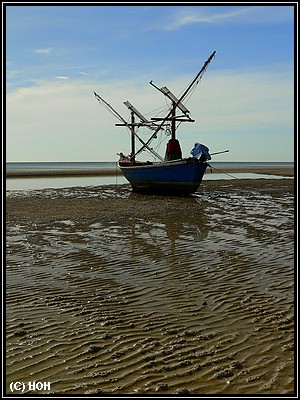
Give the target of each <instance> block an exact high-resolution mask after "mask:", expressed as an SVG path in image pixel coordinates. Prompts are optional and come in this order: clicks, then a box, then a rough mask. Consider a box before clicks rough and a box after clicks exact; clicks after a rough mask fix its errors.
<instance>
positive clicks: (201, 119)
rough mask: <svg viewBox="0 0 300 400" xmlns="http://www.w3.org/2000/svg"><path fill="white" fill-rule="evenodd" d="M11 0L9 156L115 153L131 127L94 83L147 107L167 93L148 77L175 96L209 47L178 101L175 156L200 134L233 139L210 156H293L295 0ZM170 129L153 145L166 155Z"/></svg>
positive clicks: (146, 110) (216, 142) (96, 157)
mask: <svg viewBox="0 0 300 400" xmlns="http://www.w3.org/2000/svg"><path fill="white" fill-rule="evenodd" d="M19 4H20V5H19ZM19 4H18V3H10V2H7V3H4V5H2V6H3V14H4V35H5V36H4V37H5V50H6V51H5V53H4V57H5V61H6V63H5V67H4V68H5V75H6V79H5V84H6V108H5V112H6V123H5V126H4V128H5V132H6V133H5V139H6V140H5V148H6V161H7V162H17V161H20V162H21V161H23V162H24V161H28V162H29V161H117V159H118V156H117V153H119V152H123V153H124V154H129V153H130V151H131V148H130V133H129V131H128V129H127V128H126V127H119V126H116V125H115V124H116V123H119V122H120V121H118V120H117V119H116V118H115V116H113V115H112V114H111V113H110V112H109V111H108V110H107V108H106V107H104V106H103V104H102V105H101V104H99V102H98V101H96V99H95V97H94V94H93V93H94V91H95V92H97V93H98V94H99V95H100V96H101V97H103V98H104V99H105V100H106V101H107V102H108V103H109V104H110V105H111V106H112V107H113V108H114V109H115V110H116V111H117V112H118V113H119V114H120V115H121V116H122V117H123V118H124V119H125V120H126V121H127V120H128V121H129V118H130V113H129V110H128V109H127V108H126V107H125V105H124V104H123V102H124V101H130V102H131V103H132V104H133V105H134V106H135V107H136V108H137V109H138V110H139V111H140V112H141V113H142V114H144V115H145V116H147V118H149V119H151V118H152V117H156V116H158V115H161V114H160V113H161V112H163V110H165V107H166V105H167V103H168V101H167V99H166V98H165V96H164V95H163V94H162V93H160V92H159V91H158V90H156V89H155V88H153V87H152V86H151V85H150V84H149V82H150V81H151V80H153V83H154V84H155V85H156V86H158V87H163V86H167V87H168V88H169V89H170V90H171V91H172V93H173V94H174V95H176V96H177V97H179V95H180V94H181V93H182V91H183V90H184V89H185V88H186V87H187V85H188V84H189V83H190V82H191V81H192V79H193V78H194V77H195V76H196V74H197V73H198V72H199V71H200V69H201V68H202V66H203V64H204V62H205V61H206V60H207V59H208V57H209V56H210V55H211V54H212V53H213V51H216V54H215V57H214V58H213V60H212V61H211V63H210V64H209V66H208V68H207V70H206V72H205V73H204V75H203V77H202V79H201V81H200V83H199V84H198V85H197V86H196V89H195V91H194V92H193V94H192V96H191V97H190V98H189V100H188V102H187V103H185V105H186V107H187V108H188V109H189V110H190V116H191V118H193V119H194V120H195V122H194V123H182V124H181V125H180V126H179V127H178V129H177V138H178V139H179V141H180V143H181V148H182V152H183V156H184V157H189V156H190V151H191V149H192V148H193V146H194V144H195V142H199V143H202V144H205V145H206V146H207V147H208V148H209V149H210V152H211V153H214V152H221V151H224V150H227V149H228V150H229V152H228V153H222V154H219V155H216V156H214V157H213V161H230V162H231V161H259V162H261V161H293V160H294V146H295V143H294V140H295V138H294V128H295V127H294V123H295V116H294V114H295V110H294V78H295V75H294V74H295V61H296V54H295V43H294V30H295V28H296V27H295V21H294V13H295V11H296V7H297V3H284V5H281V4H282V3H278V4H276V3H271V5H260V3H257V4H256V3H245V4H244V5H243V3H237V5H226V3H225V4H224V3H208V4H209V5H203V4H204V3H188V4H189V5H187V6H185V5H180V4H178V5H177V3H175V5H168V4H167V3H151V2H148V3H147V2H146V3H136V4H134V5H132V3H131V4H128V5H127V4H126V3H125V5H118V4H114V3H113V2H111V3H97V2H95V3H89V5H86V3H67V4H66V3H63V4H59V3H46V2H44V3H40V5H37V4H38V3H28V4H26V3H23V2H22V3H19ZM104 4H105V5H104ZM220 4H222V5H220ZM229 4H234V3H229ZM286 4H287V5H286ZM140 136H141V138H142V139H143V140H144V141H146V140H147V139H148V137H149V130H145V128H144V130H141V131H140ZM168 139H169V136H167V135H166V134H165V133H162V134H160V135H159V136H158V139H157V140H154V141H153V142H152V144H151V146H153V148H155V150H156V151H157V152H158V153H159V154H161V155H162V156H164V153H165V147H166V143H167V141H168ZM140 159H144V160H145V159H148V160H150V161H152V160H153V159H152V156H151V155H150V154H148V153H147V152H143V153H142V154H141V156H140Z"/></svg>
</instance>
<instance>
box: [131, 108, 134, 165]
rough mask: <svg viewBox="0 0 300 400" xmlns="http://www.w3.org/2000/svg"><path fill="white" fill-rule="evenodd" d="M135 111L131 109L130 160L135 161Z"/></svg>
mask: <svg viewBox="0 0 300 400" xmlns="http://www.w3.org/2000/svg"><path fill="white" fill-rule="evenodd" d="M134 122H135V120H134V112H133V111H131V155H130V161H131V162H132V163H133V164H134V163H135V132H134Z"/></svg>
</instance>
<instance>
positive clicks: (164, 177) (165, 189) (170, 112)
mask: <svg viewBox="0 0 300 400" xmlns="http://www.w3.org/2000/svg"><path fill="white" fill-rule="evenodd" d="M215 53H216V52H215V51H214V52H213V53H212V54H211V55H210V56H209V58H208V59H207V60H206V61H205V63H204V65H203V67H202V68H201V70H200V71H199V72H198V74H197V75H196V76H195V77H194V79H193V80H192V81H191V83H190V84H189V85H188V86H187V88H186V89H185V90H184V91H183V93H182V94H181V95H180V96H179V97H176V96H175V95H174V94H173V93H172V92H171V91H170V90H169V89H168V88H167V87H161V88H159V87H158V86H156V85H155V84H154V83H153V81H150V82H149V83H150V85H152V86H153V87H154V88H155V89H157V90H158V91H159V92H160V93H162V94H163V95H164V96H166V98H167V100H168V103H169V105H168V109H167V111H166V113H165V115H164V116H161V117H153V118H151V119H149V118H146V117H145V116H144V115H143V114H142V113H141V112H140V111H139V110H137V109H136V108H135V107H134V106H133V105H132V104H131V103H130V102H129V101H125V102H124V104H125V106H126V107H127V108H128V109H129V111H130V120H129V122H128V121H126V120H125V119H124V118H123V117H122V116H121V115H120V114H119V113H118V112H117V111H116V110H115V109H114V108H113V107H112V106H111V105H110V104H109V103H108V102H107V101H106V100H104V99H103V98H102V97H101V96H100V95H99V94H97V93H96V92H94V95H95V97H96V99H97V100H98V101H99V103H100V104H104V106H106V108H107V109H108V110H109V111H110V112H112V114H113V115H114V116H115V117H116V118H117V119H118V120H119V121H121V123H118V124H116V126H125V127H127V128H129V130H130V132H131V135H130V137H131V153H130V154H129V155H127V156H125V155H124V154H123V153H118V155H119V157H120V158H119V161H118V166H119V168H120V169H121V171H122V173H123V175H124V177H125V178H126V179H127V180H128V182H129V183H130V185H131V187H132V190H133V191H134V192H144V193H152V194H157V193H158V194H165V193H167V194H175V195H189V194H192V193H195V192H196V190H197V189H198V187H199V185H200V184H201V181H202V178H203V175H204V173H205V170H206V168H207V167H208V165H209V164H208V163H207V161H209V160H210V159H211V155H210V154H209V149H208V147H206V146H205V145H203V144H201V143H195V145H194V147H193V149H192V150H191V153H190V154H191V156H189V157H187V158H183V157H182V151H181V147H180V143H179V141H178V139H177V137H176V136H177V135H176V132H177V128H178V127H179V126H180V125H181V123H183V122H195V120H193V119H192V118H191V117H190V115H189V114H190V111H189V110H188V109H187V108H186V106H185V105H184V101H185V100H187V98H188V96H189V95H190V93H191V92H192V91H193V89H195V86H196V85H197V84H198V83H199V81H200V80H201V78H202V76H203V74H204V72H205V71H206V69H207V67H208V65H209V63H210V62H211V60H212V59H213V58H214V56H215ZM142 127H143V128H146V129H147V131H149V138H148V139H147V140H144V139H142V138H141V137H140V134H139V129H141V128H142ZM161 132H162V133H163V134H166V135H169V136H170V139H169V140H168V143H167V146H166V151H165V156H164V158H163V157H162V156H161V155H160V154H158V152H157V151H156V150H155V149H154V148H153V147H152V146H151V142H152V141H153V140H154V139H157V138H158V136H159V134H160V133H161ZM137 142H139V144H140V147H139V148H137V146H136V144H137ZM142 151H148V152H149V153H151V155H152V156H154V159H153V160H152V161H139V160H138V159H137V156H138V155H139V154H140V153H141V152H142Z"/></svg>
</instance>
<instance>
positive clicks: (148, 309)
mask: <svg viewBox="0 0 300 400" xmlns="http://www.w3.org/2000/svg"><path fill="white" fill-rule="evenodd" d="M264 173H266V172H265V171H264ZM272 174H274V172H272ZM6 211H7V216H6V218H7V266H6V273H7V277H6V279H7V281H6V295H7V299H6V303H7V311H6V317H7V331H6V333H7V349H6V350H7V359H6V378H7V385H6V390H7V393H10V389H9V385H10V383H11V382H13V381H16V380H18V381H23V382H28V381H33V380H36V381H46V382H51V390H49V391H45V393H51V394H57V395H59V394H69V395H70V394H74V395H75V394H77V395H83V394H101V395H105V394H110V395H112V394H113V395H120V396H121V395H123V394H131V395H133V396H143V395H166V396H172V395H173V394H177V395H182V396H185V395H186V394H194V395H224V394H229V395H234V394H240V395H243V394H248V395H249V394H258V395H291V394H293V393H294V306H293V304H294V182H293V180H292V179H291V180H284V179H282V180H281V179H279V180H272V179H269V180H268V179H257V180H253V179H251V180H230V181H223V180H222V181H206V182H203V183H202V185H201V186H200V188H199V190H198V192H197V193H196V194H195V195H194V196H190V197H168V196H149V195H148V196H146V195H145V196H144V195H139V194H134V193H132V192H131V190H130V187H129V185H119V186H116V185H111V186H109V185H108V186H102V187H100V186H99V187H96V186H93V187H92V186H91V187H75V188H65V189H44V190H35V191H28V192H14V193H10V194H9V195H8V197H7V204H6ZM26 393H30V391H26ZM31 393H32V392H31Z"/></svg>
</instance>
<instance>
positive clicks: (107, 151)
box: [6, 68, 293, 161]
mask: <svg viewBox="0 0 300 400" xmlns="http://www.w3.org/2000/svg"><path fill="white" fill-rule="evenodd" d="M190 80H191V77H190V76H189V77H182V78H180V79H176V80H173V81H169V82H168V83H167V82H166V84H167V86H168V87H169V88H170V90H171V91H172V92H173V93H174V94H175V95H177V96H178V95H179V93H180V92H181V90H182V89H183V88H184V87H186V84H187V83H188V82H189V81H190ZM94 91H96V92H97V93H99V94H100V96H102V97H103V98H104V99H105V100H106V101H107V102H108V103H109V104H111V105H112V106H113V107H114V108H115V109H116V110H117V111H118V113H120V114H121V115H122V117H123V118H124V119H125V120H128V119H129V112H128V110H127V108H126V107H125V106H124V105H123V101H126V100H129V101H130V102H131V103H132V104H133V105H134V106H135V107H136V108H137V109H138V110H139V111H140V112H141V113H142V114H144V115H145V116H147V117H149V118H151V117H153V116H155V115H156V114H157V113H158V111H157V112H152V110H156V109H162V108H163V107H165V105H166V104H165V98H164V96H162V95H161V94H160V93H159V92H158V91H156V90H154V89H153V88H152V87H151V86H150V85H147V82H145V86H143V87H142V88H141V83H140V80H138V79H137V80H136V81H134V80H131V81H129V80H127V81H126V80H122V81H121V80H120V81H111V82H105V83H104V84H103V83H102V84H99V83H98V82H92V81H88V80H87V81H85V80H84V81H82V80H80V81H79V80H78V81H75V80H57V81H53V80H52V81H45V82H40V83H39V84H38V85H37V86H35V87H31V88H23V89H18V90H15V91H14V92H11V93H8V95H7V116H6V143H7V160H8V161H43V160H44V161H97V160H99V161H113V160H115V159H116V158H117V156H116V153H117V152H120V151H122V152H123V153H129V152H130V133H129V132H128V131H127V130H126V128H124V127H116V126H115V124H116V123H118V120H116V119H115V117H114V116H112V115H111V114H110V113H109V112H108V111H107V109H106V108H105V107H103V106H100V105H99V103H98V102H97V101H96V100H95V99H94V95H93V92H94ZM292 102H293V80H292V74H291V73H289V72H287V71H286V70H285V69H284V68H282V69H281V70H280V71H277V72H276V71H275V72H274V71H270V69H266V70H259V71H252V72H251V73H245V72H241V71H231V72H229V71H226V72H223V73H221V72H218V73H217V72H212V71H210V72H209V71H208V72H207V74H206V75H205V76H204V77H203V79H202V81H201V82H200V84H199V86H198V87H197V89H196V91H195V93H194V94H193V96H192V98H191V99H190V101H189V102H188V103H187V104H186V106H187V107H188V109H190V110H191V117H192V118H194V119H195V120H196V122H195V124H183V125H181V126H180V129H179V133H178V137H179V139H180V141H181V145H182V150H183V154H184V155H186V156H187V155H188V154H189V152H190V150H191V148H192V147H193V144H194V141H201V142H202V143H204V144H206V145H208V147H209V148H210V149H211V151H212V152H213V151H220V150H224V149H225V148H228V147H229V148H230V149H234V150H233V151H231V153H230V158H229V159H228V157H227V159H228V160H235V161H238V160H243V159H244V160H245V161H251V157H257V155H258V154H260V153H262V152H263V151H266V149H267V154H265V158H260V160H261V161H262V160H265V161H268V160H269V161H274V160H276V159H277V160H278V161H280V159H279V158H278V157H279V156H278V154H279V155H280V156H281V157H283V159H281V160H282V161H287V160H289V159H292V156H293V147H292V146H293V144H292V141H293V104H292ZM141 137H142V138H143V139H144V140H145V139H147V137H148V136H146V132H145V133H143V134H142V136H141ZM275 137H276V138H277V141H278V143H279V144H280V145H281V147H280V146H279V149H278V146H277V148H275V146H272V143H273V140H274V138H275ZM162 139H164V141H163V142H162V145H161V147H160V149H157V150H159V152H160V154H163V153H164V149H165V144H166V141H167V140H168V138H167V137H165V135H163V137H162ZM157 143H158V142H152V144H153V145H156V144H157ZM283 148H284V152H282V149H283ZM251 149H252V151H251ZM281 153H282V154H281ZM247 154H248V159H245V157H247ZM287 154H288V156H287ZM266 156H267V157H266ZM261 157H263V155H261ZM143 158H145V159H149V157H148V155H147V154H145V156H144V157H143ZM218 160H219V159H218ZM252 160H254V161H255V160H257V158H256V159H255V158H254V159H253V158H252ZM258 160H259V159H258Z"/></svg>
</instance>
